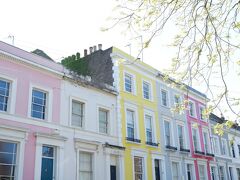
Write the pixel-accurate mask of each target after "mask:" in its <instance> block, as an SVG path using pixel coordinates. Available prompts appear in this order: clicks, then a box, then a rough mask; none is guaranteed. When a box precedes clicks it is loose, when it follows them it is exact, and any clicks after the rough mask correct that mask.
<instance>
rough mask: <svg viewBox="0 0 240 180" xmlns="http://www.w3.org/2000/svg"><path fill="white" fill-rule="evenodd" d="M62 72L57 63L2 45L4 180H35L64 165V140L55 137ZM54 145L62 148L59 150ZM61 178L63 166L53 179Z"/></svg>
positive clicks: (1, 164)
mask: <svg viewBox="0 0 240 180" xmlns="http://www.w3.org/2000/svg"><path fill="white" fill-rule="evenodd" d="M61 71H62V67H61V66H60V65H58V64H56V63H54V62H53V61H50V60H48V59H44V58H41V57H40V56H37V55H34V54H32V53H28V52H26V51H23V50H21V49H18V48H16V47H13V46H10V45H8V44H5V43H3V42H0V152H1V155H2V158H0V161H1V162H0V172H1V173H0V177H1V179H17V180H33V179H35V180H37V179H40V175H41V174H42V175H43V176H49V175H50V174H51V173H52V171H53V169H52V168H53V166H52V165H53V161H55V160H57V161H59V162H62V161H63V159H60V157H61V154H63V153H64V152H63V151H64V150H63V149H62V148H61V147H62V146H63V145H64V142H65V141H66V139H65V138H63V137H61V136H58V135H55V131H56V129H58V125H59V123H60V113H59V112H60V103H61V101H60V99H61V95H60V94H61V92H60V89H61V79H62V73H61ZM53 141H54V142H57V143H58V144H56V148H55V149H53V148H52V145H53ZM40 162H43V163H42V165H40V164H41V163H40ZM44 162H49V163H48V165H47V163H44ZM47 166H48V167H47ZM36 167H38V168H36ZM41 169H42V170H43V169H48V170H49V171H48V173H45V174H44V172H43V171H41ZM62 173H63V166H62V164H59V166H58V167H57V168H56V169H55V179H62Z"/></svg>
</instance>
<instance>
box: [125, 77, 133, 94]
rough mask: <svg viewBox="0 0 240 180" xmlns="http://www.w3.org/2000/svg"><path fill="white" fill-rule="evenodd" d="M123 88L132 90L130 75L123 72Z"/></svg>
mask: <svg viewBox="0 0 240 180" xmlns="http://www.w3.org/2000/svg"><path fill="white" fill-rule="evenodd" d="M125 90H126V91H128V92H132V76H131V75H129V74H125Z"/></svg>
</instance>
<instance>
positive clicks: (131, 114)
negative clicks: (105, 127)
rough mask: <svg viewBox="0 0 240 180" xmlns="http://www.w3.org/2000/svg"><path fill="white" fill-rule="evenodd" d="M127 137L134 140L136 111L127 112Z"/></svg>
mask: <svg viewBox="0 0 240 180" xmlns="http://www.w3.org/2000/svg"><path fill="white" fill-rule="evenodd" d="M127 133H128V134H127V136H128V137H129V138H134V111H131V110H127Z"/></svg>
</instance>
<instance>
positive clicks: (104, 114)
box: [99, 109, 108, 133]
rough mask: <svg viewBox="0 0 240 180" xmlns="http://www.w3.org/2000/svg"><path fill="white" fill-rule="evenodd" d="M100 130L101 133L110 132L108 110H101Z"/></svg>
mask: <svg viewBox="0 0 240 180" xmlns="http://www.w3.org/2000/svg"><path fill="white" fill-rule="evenodd" d="M99 131H100V132H101V133H107V132H108V111H106V110H101V109H100V110H99Z"/></svg>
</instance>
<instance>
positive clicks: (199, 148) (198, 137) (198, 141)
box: [192, 125, 202, 151]
mask: <svg viewBox="0 0 240 180" xmlns="http://www.w3.org/2000/svg"><path fill="white" fill-rule="evenodd" d="M193 129H195V130H196V132H197V134H196V135H197V144H198V148H197V149H195V146H194V140H193ZM192 142H193V150H194V151H196V150H197V151H202V148H201V143H200V134H199V129H198V127H193V125H192Z"/></svg>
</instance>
